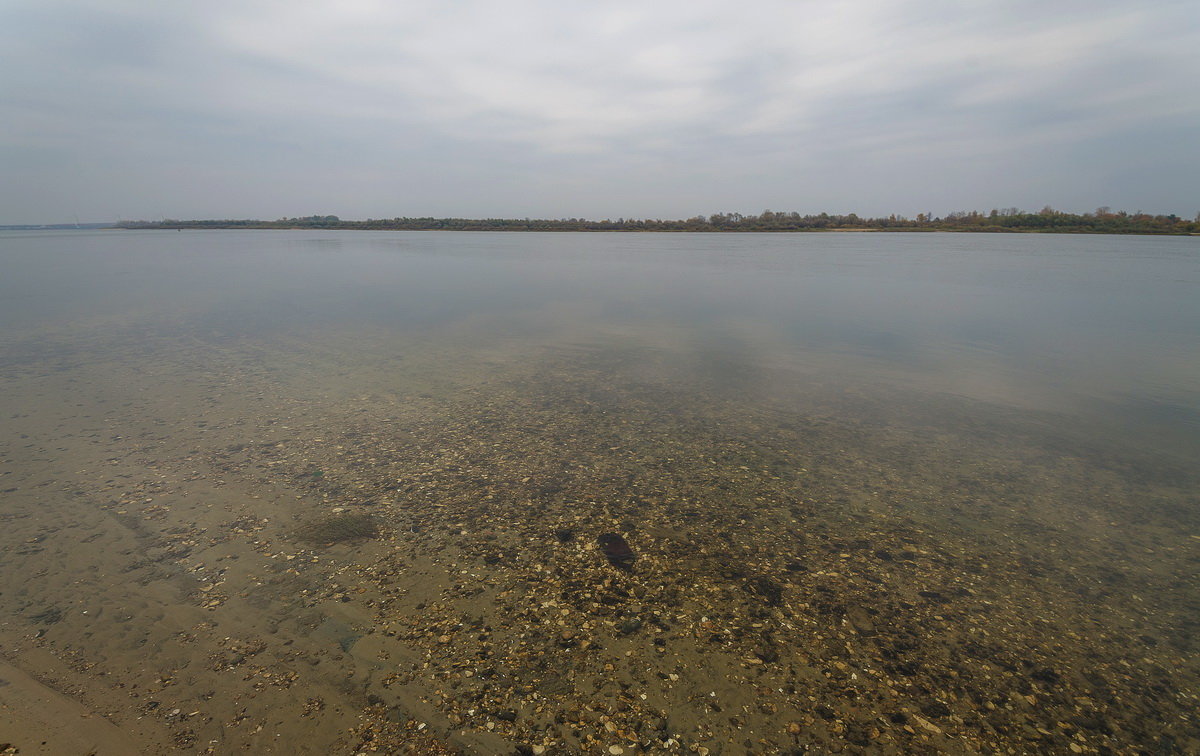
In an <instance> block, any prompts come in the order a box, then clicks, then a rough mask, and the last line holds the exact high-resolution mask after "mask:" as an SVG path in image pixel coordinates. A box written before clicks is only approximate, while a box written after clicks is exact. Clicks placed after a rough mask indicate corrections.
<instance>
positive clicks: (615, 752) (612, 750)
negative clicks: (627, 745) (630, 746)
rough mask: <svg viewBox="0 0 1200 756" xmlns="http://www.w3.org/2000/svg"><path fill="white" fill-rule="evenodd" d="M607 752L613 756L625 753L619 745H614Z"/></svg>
mask: <svg viewBox="0 0 1200 756" xmlns="http://www.w3.org/2000/svg"><path fill="white" fill-rule="evenodd" d="M608 752H609V753H611V754H612V755H613V756H619V754H622V753H625V749H624V748H622V747H621V746H619V745H614V746H609V747H608Z"/></svg>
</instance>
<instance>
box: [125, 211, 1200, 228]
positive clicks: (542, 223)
mask: <svg viewBox="0 0 1200 756" xmlns="http://www.w3.org/2000/svg"><path fill="white" fill-rule="evenodd" d="M117 225H118V227H119V228H157V229H177V228H193V229H195V228H330V229H357V230H381V231H382V230H391V231H776V232H779V231H979V232H992V233H997V232H1000V233H1002V232H1045V233H1081V234H1197V233H1200V213H1198V214H1197V216H1196V218H1194V219H1192V220H1186V219H1184V218H1180V217H1179V216H1177V215H1151V214H1149V213H1143V212H1140V211H1139V212H1136V213H1130V212H1126V211H1123V210H1122V211H1117V212H1113V211H1112V210H1110V209H1109V208H1107V207H1101V208H1098V209H1097V210H1096V211H1095V212H1091V213H1078V214H1077V213H1064V212H1060V211H1058V210H1055V209H1054V208H1052V207H1044V208H1042V209H1041V210H1039V211H1037V212H1026V211H1023V210H1018V209H1017V208H1015V207H1014V208H1006V209H1003V210H1000V209H994V210H992V211H991V212H988V213H981V212H979V211H975V210H972V211H961V210H960V211H955V212H952V213H947V214H946V215H944V216H941V217H936V216H934V215H933V214H932V213H918V214H917V217H915V218H907V217H904V216H901V215H889V216H887V217H886V218H861V217H859V216H858V215H856V214H854V213H850V214H848V215H831V214H829V213H819V214H816V215H811V214H810V215H801V214H800V213H795V212H791V213H777V212H772V211H770V210H764V211H763V212H762V213H760V214H758V215H742V214H741V213H717V214H715V215H709V216H707V217H706V216H703V215H697V216H696V217H694V218H688V219H686V220H658V219H655V220H650V219H638V218H618V219H616V220H607V219H606V220H586V219H583V218H560V219H557V220H553V219H530V218H524V219H516V218H478V219H472V218H407V217H403V218H383V219H369V220H365V221H347V220H341V219H340V218H338V216H336V215H309V216H306V217H302V218H280V219H279V220H274V221H262V220H188V221H181V220H163V221H123V222H121V223H119V224H117Z"/></svg>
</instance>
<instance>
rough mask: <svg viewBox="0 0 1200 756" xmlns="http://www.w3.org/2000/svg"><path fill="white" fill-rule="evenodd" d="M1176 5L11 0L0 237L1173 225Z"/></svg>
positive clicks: (1198, 145) (1186, 77)
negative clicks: (937, 215) (545, 224)
mask: <svg viewBox="0 0 1200 756" xmlns="http://www.w3.org/2000/svg"><path fill="white" fill-rule="evenodd" d="M1189 6H1190V4H1189V3H1184V2H1163V1H1160V2H1147V3H1143V4H1140V5H1137V4H1135V5H1129V4H1118V3H1115V2H1107V1H1102V2H1091V3H1082V2H1060V3H1033V2H979V3H973V4H970V5H963V4H961V3H941V2H927V1H926V2H916V1H915V0H895V1H892V2H884V1H883V0H859V1H857V2H847V3H801V2H794V1H793V2H772V1H765V0H758V1H755V2H749V3H742V4H739V5H737V6H736V7H734V6H730V5H729V4H728V3H717V2H710V1H706V0H693V1H692V2H686V3H685V2H674V1H670V2H658V3H652V4H649V3H633V2H605V3H593V2H584V3H574V4H561V3H551V2H545V1H543V0H523V1H520V2H508V3H489V2H480V1H478V0H464V1H462V2H455V3H446V2H402V3H385V2H374V1H372V0H357V1H355V2H348V1H346V0H340V1H339V2H329V1H327V0H317V1H315V2H309V3H283V2H229V1H227V0H215V1H214V2H210V3H204V4H178V7H176V4H148V3H145V2H140V1H139V2H132V1H130V0H92V1H90V2H89V1H88V0H7V1H6V2H4V3H2V4H0V70H3V71H4V72H5V73H3V74H2V75H0V123H2V124H4V125H3V127H0V170H2V171H3V173H4V175H5V180H4V181H3V183H2V184H0V203H2V204H0V207H2V208H3V211H2V214H3V215H2V217H0V222H20V221H61V220H63V219H64V218H67V219H69V218H70V217H71V216H72V215H73V214H76V213H78V214H79V215H80V216H83V217H87V218H95V219H108V218H114V217H117V216H123V217H155V216H157V215H160V214H163V215H169V216H174V217H214V216H222V217H224V216H259V217H274V216H278V215H283V214H289V215H290V214H301V213H310V212H322V213H324V212H334V213H338V214H341V215H344V216H347V217H367V216H373V217H390V216H393V215H414V214H436V215H468V216H482V215H514V216H525V215H539V216H551V217H558V216H580V215H584V216H590V217H603V216H613V217H615V216H617V215H625V216H660V217H676V216H686V215H692V214H695V213H705V212H713V211H717V210H742V211H757V210H761V209H763V208H764V207H771V208H774V209H799V210H824V209H828V210H842V211H849V210H855V211H858V212H860V213H887V212H902V213H909V214H912V213H916V212H918V211H924V210H934V211H937V212H943V211H947V210H951V209H956V208H966V207H978V208H985V209H986V208H988V207H992V206H995V205H1002V206H1008V205H1019V206H1024V207H1040V206H1041V205H1043V204H1046V203H1050V204H1054V205H1056V206H1061V207H1064V208H1067V209H1076V210H1081V209H1091V208H1092V207H1095V206H1097V205H1102V204H1103V205H1112V206H1115V207H1127V208H1129V209H1138V208H1143V209H1147V210H1157V211H1166V212H1171V211H1174V212H1179V213H1186V214H1189V215H1190V214H1191V213H1194V212H1195V211H1196V210H1197V209H1200V208H1197V207H1193V205H1194V204H1195V203H1197V202H1200V199H1198V198H1200V191H1198V190H1200V179H1197V178H1196V177H1197V176H1198V175H1200V140H1197V139H1196V137H1195V134H1196V133H1200V102H1197V100H1196V99H1195V98H1194V97H1192V96H1191V95H1192V92H1193V90H1194V85H1195V81H1196V78H1197V74H1200V56H1198V54H1197V53H1196V52H1195V51H1196V50H1200V31H1198V30H1200V26H1198V25H1197V24H1195V23H1194V14H1193V13H1192V12H1191V11H1192V10H1193V8H1191V7H1189Z"/></svg>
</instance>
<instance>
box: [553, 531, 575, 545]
mask: <svg viewBox="0 0 1200 756" xmlns="http://www.w3.org/2000/svg"><path fill="white" fill-rule="evenodd" d="M554 537H555V538H557V539H558V542H559V543H570V542H571V541H574V540H575V531H574V530H571V529H570V528H559V529H558V530H556V531H554Z"/></svg>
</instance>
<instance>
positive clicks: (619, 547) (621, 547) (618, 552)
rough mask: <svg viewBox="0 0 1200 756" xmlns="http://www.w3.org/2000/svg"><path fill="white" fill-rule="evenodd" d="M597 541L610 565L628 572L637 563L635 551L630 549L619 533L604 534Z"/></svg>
mask: <svg viewBox="0 0 1200 756" xmlns="http://www.w3.org/2000/svg"><path fill="white" fill-rule="evenodd" d="M596 541H597V542H598V543H599V544H600V550H601V551H603V552H604V556H605V557H606V558H607V559H608V563H609V564H611V565H612V566H613V567H616V568H618V569H622V570H628V569H631V568H632V567H633V563H634V562H635V561H637V555H636V554H634V553H633V549H631V548H629V544H628V543H627V542H626V541H625V539H624V538H623V537H622V536H621V535H619V534H617V533H604V534H603V535H601V536H600V537H599V538H597V539H596Z"/></svg>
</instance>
